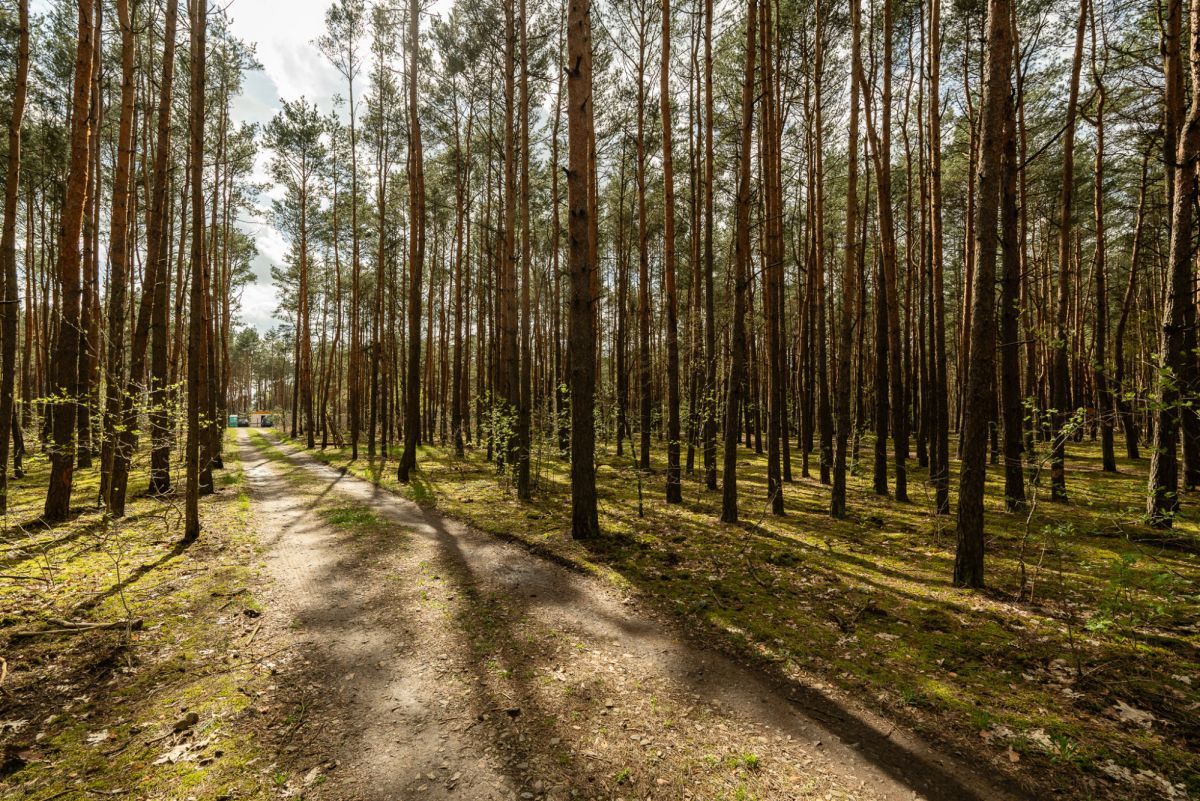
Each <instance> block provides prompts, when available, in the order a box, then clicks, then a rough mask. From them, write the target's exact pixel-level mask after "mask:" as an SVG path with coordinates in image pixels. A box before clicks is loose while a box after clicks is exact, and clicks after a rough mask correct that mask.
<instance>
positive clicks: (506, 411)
mask: <svg viewBox="0 0 1200 801" xmlns="http://www.w3.org/2000/svg"><path fill="white" fill-rule="evenodd" d="M514 2H515V0H505V3H504V25H505V35H504V195H503V204H504V223H503V226H502V231H503V233H502V235H501V237H500V240H501V248H500V264H499V267H500V276H499V285H500V293H499V295H500V297H499V303H500V308H499V314H498V315H497V317H498V320H499V323H500V324H499V326H498V328H499V335H500V363H499V369H498V371H497V377H498V378H499V384H500V392H499V395H500V398H501V399H502V401H503V403H504V406H503V408H502V415H503V418H504V420H505V423H504V428H505V436H504V441H503V442H502V443H501V444H502V445H503V446H504V447H503V449H502V450H501V453H502V455H503V459H504V463H505V464H506V465H512V464H513V463H514V462H516V460H517V451H518V441H517V437H516V436H515V434H516V431H515V420H514V419H512V418H513V417H514V416H515V415H516V414H517V413H518V409H519V406H520V402H521V399H520V380H521V375H520V358H521V355H520V352H519V350H518V347H519V346H518V341H517V328H518V320H517V311H518V307H517V278H516V276H517V267H516V260H517V256H516V249H517V198H518V195H519V192H520V190H519V188H518V187H517V144H516V121H515V118H514V112H515V107H516V52H515V51H516V38H517V35H516V20H515V17H516V12H515V10H514V8H513V4H514Z"/></svg>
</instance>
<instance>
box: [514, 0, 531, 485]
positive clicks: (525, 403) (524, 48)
mask: <svg viewBox="0 0 1200 801" xmlns="http://www.w3.org/2000/svg"><path fill="white" fill-rule="evenodd" d="M520 14H521V30H520V36H521V87H520V100H519V102H520V109H519V114H520V123H519V124H520V129H521V130H520V136H521V179H520V180H521V184H520V190H519V191H520V204H521V392H520V398H519V405H518V409H517V439H518V440H519V442H518V444H517V447H518V454H517V497H518V498H521V499H524V500H528V499H529V498H530V497H531V496H532V489H531V488H530V486H529V461H530V450H531V446H532V442H531V440H530V414H531V412H532V406H533V384H532V380H533V379H532V367H533V353H532V350H531V348H532V344H531V341H530V334H529V323H530V316H531V309H530V305H529V298H530V292H529V282H530V274H529V271H530V261H531V259H532V255H531V253H530V231H529V42H528V20H527V19H526V0H520Z"/></svg>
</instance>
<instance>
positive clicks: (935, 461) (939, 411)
mask: <svg viewBox="0 0 1200 801" xmlns="http://www.w3.org/2000/svg"><path fill="white" fill-rule="evenodd" d="M941 5H942V4H941V0H930V3H929V132H928V141H929V258H930V261H931V262H932V263H931V266H930V269H931V276H930V282H929V284H930V287H929V292H930V296H931V297H932V299H933V300H932V304H931V308H930V326H929V328H930V338H931V342H930V344H929V351H930V370H929V376H930V385H931V389H932V391H931V393H930V402H931V404H932V408H931V409H930V423H931V429H932V430H931V431H930V448H929V476H930V482H931V483H932V484H933V490H934V506H935V508H936V510H937V513H938V514H949V512H950V388H949V378H948V375H947V373H948V367H947V365H948V364H949V362H948V361H947V358H946V300H945V299H946V293H945V287H944V280H943V276H944V273H943V260H942V252H943V241H942V116H941V115H942V93H941V69H942V27H941Z"/></svg>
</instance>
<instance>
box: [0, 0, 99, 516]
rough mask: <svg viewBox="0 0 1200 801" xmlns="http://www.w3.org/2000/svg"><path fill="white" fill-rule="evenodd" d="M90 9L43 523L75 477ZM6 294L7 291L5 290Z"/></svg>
mask: <svg viewBox="0 0 1200 801" xmlns="http://www.w3.org/2000/svg"><path fill="white" fill-rule="evenodd" d="M94 13H95V7H94V4H93V2H92V0H79V1H78V38H77V40H76V47H75V78H74V88H73V89H72V100H71V139H70V156H69V162H68V171H67V185H66V195H65V197H64V200H63V208H62V214H61V216H60V220H59V226H60V227H59V236H58V281H59V286H60V291H61V300H62V313H61V323H60V325H59V332H58V345H57V348H56V353H55V358H54V383H53V392H54V400H53V404H52V409H53V413H54V415H53V417H54V419H53V424H52V429H53V437H54V444H53V448H52V449H51V451H50V484H49V487H48V488H47V489H46V503H45V507H44V510H43V517H44V519H45V520H46V522H48V523H59V522H62V521H63V520H66V519H67V516H68V515H69V514H70V510H71V487H72V485H73V479H74V474H75V441H74V435H75V417H76V404H77V403H79V402H80V400H81V399H80V398H78V397H77V396H78V390H79V345H80V341H79V340H80V337H79V323H80V304H81V295H82V294H83V289H82V287H81V285H80V252H79V237H80V234H81V232H82V229H83V211H84V209H83V206H84V203H85V202H86V200H87V197H86V196H87V180H88V160H89V155H90V147H89V144H90V140H91V133H92V119H91V112H90V109H91V105H92V104H91V93H92V62H93V54H94V51H95V48H96V47H97V44H96V41H95V17H94ZM6 291H7V289H6Z"/></svg>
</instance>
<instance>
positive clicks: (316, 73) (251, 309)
mask: <svg viewBox="0 0 1200 801" xmlns="http://www.w3.org/2000/svg"><path fill="white" fill-rule="evenodd" d="M328 3H329V0H232V2H231V3H229V5H228V7H227V11H228V13H229V16H230V19H231V27H232V29H233V32H234V34H235V35H236V36H237V37H238V38H240V39H243V40H245V41H247V42H252V43H254V45H255V51H256V54H257V56H258V60H259V62H260V63H261V64H262V66H263V69H262V70H261V71H256V72H252V73H250V74H249V75H247V76H246V81H245V84H244V86H243V90H242V94H241V95H239V96H238V97H237V98H235V99H234V101H233V115H234V118H235V119H236V120H237V121H238V122H252V123H258V124H260V125H265V124H266V123H267V122H268V121H269V120H270V119H271V117H273V116H274V115H275V113H276V112H277V111H278V110H279V107H280V98H287V99H289V100H294V99H295V98H298V97H300V96H301V95H304V96H305V97H307V98H308V99H309V100H310V101H314V102H315V103H316V104H317V105H318V106H320V107H321V108H322V109H329V108H331V107H332V106H331V104H332V101H333V96H334V95H335V94H338V93H339V92H340V93H341V94H343V95H344V94H345V87H344V84H343V82H342V79H341V76H340V75H339V74H338V72H337V71H336V70H335V69H334V68H333V67H332V66H331V65H330V64H329V62H328V61H326V60H325V58H324V57H323V56H322V55H321V53H320V51H318V50H317V47H316V45H315V44H314V42H315V41H316V39H317V37H318V36H320V35H321V33H322V32H323V30H324V25H325V9H326V7H327V6H328ZM356 94H357V92H356ZM269 158H270V154H269V153H266V152H262V151H260V152H259V154H258V163H257V165H256V169H255V173H256V174H255V176H254V177H255V179H256V180H260V181H261V180H265V178H266V175H267V172H266V165H267V162H268V160H269ZM269 202H270V201H269V199H268V198H263V199H262V203H261V204H260V205H261V208H260V209H259V211H258V212H256V214H255V215H254V218H253V219H251V220H248V221H246V222H244V223H243V226H244V227H245V228H246V230H247V232H248V233H249V234H251V235H252V236H253V237H254V238H255V241H256V242H257V243H258V257H257V258H256V259H255V260H254V275H255V279H254V281H253V282H252V283H251V284H250V285H248V286H247V287H246V288H245V290H244V291H243V293H242V299H241V301H242V321H243V322H244V323H246V324H247V325H252V326H254V327H255V328H257V329H259V331H260V332H263V331H266V330H267V329H269V328H271V327H272V326H274V325H275V324H276V322H277V321H276V320H275V319H274V313H275V303H276V298H275V288H274V286H273V285H272V283H271V265H272V264H279V263H281V262H282V261H283V257H284V255H285V253H286V251H287V243H286V242H285V241H284V240H283V237H281V236H280V235H279V232H278V231H276V230H275V229H274V228H273V227H271V225H270V223H269V220H268V218H267V215H266V213H265V208H266V207H267V205H268V204H269Z"/></svg>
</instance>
